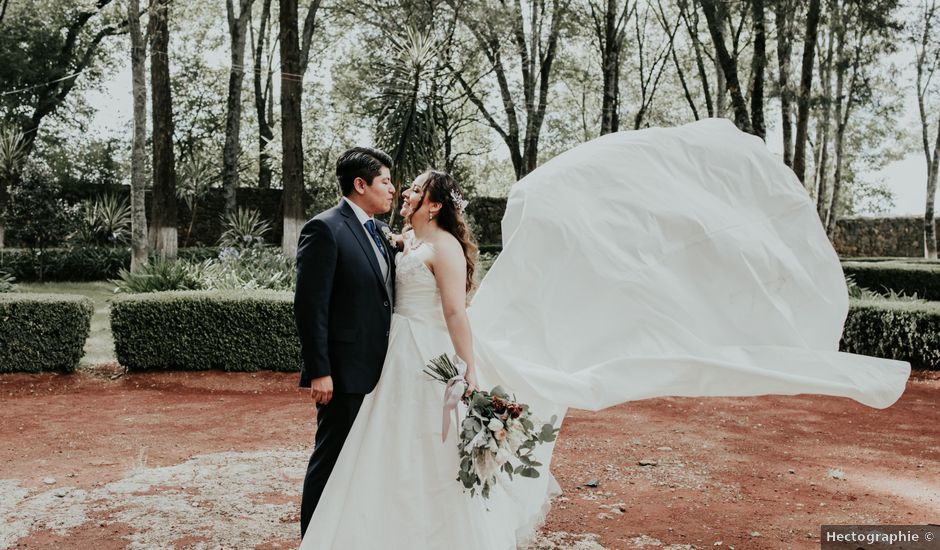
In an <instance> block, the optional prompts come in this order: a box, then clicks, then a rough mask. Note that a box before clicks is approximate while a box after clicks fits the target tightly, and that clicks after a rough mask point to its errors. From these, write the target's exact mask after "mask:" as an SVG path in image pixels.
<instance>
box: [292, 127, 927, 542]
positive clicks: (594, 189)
mask: <svg viewBox="0 0 940 550" xmlns="http://www.w3.org/2000/svg"><path fill="white" fill-rule="evenodd" d="M402 196H403V198H404V204H403V206H402V210H401V213H402V215H403V216H404V217H405V219H406V220H408V221H409V224H410V226H411V230H410V231H408V232H406V233H405V234H404V236H403V241H404V242H403V250H402V251H401V252H400V253H399V254H398V255H397V258H396V282H395V285H396V289H395V296H396V300H395V313H394V316H393V319H392V328H391V332H390V336H389V345H388V355H387V356H386V360H385V364H384V366H383V370H382V375H381V378H380V380H379V383H378V385H377V386H376V388H375V390H374V391H373V392H372V393H371V394H368V395H367V396H366V397H365V399H364V401H363V403H362V408H361V409H360V412H359V415H358V417H357V418H356V421H355V424H354V425H353V427H352V429H351V431H350V433H349V436H348V438H347V440H346V442H345V445H344V446H343V449H342V451H341V453H340V456H339V458H338V460H337V463H336V466H335V468H334V469H333V472H332V474H331V475H330V478H329V481H328V482H327V484H326V487H325V489H324V491H323V494H322V496H321V498H320V502H319V505H318V506H317V508H316V511H315V512H314V514H313V517H312V519H311V522H310V524H309V526H308V528H307V531H306V536H305V537H304V539H303V542H302V545H301V548H304V549H313V548H316V549H334V548H336V549H338V548H344V549H346V548H349V549H354V550H355V549H361V550H366V549H373V548H393V549H395V548H408V549H413V548H418V549H422V548H424V549H428V550H431V549H448V550H459V549H466V550H478V549H486V550H511V549H514V548H517V547H518V546H520V545H524V544H525V543H526V542H527V541H528V540H530V539H531V537H532V535H533V534H534V533H535V531H536V530H537V529H538V527H539V526H540V524H541V522H542V520H543V519H544V515H545V513H546V512H547V510H548V503H549V500H550V498H551V497H552V496H554V495H555V494H558V492H559V489H558V485H557V483H555V481H554V478H552V476H551V474H550V472H549V471H548V470H547V468H545V470H544V471H543V472H542V475H541V476H540V477H538V478H534V479H532V478H520V477H516V478H514V479H513V481H511V482H508V481H507V482H505V483H501V484H499V485H497V487H496V488H495V490H494V491H493V492H492V494H491V496H490V498H489V499H488V500H484V499H481V498H479V497H473V498H471V497H470V496H469V495H468V494H465V493H464V492H463V487H462V485H461V484H460V483H459V482H458V481H457V480H456V473H457V467H458V462H457V456H458V455H457V448H456V433H457V431H458V430H456V429H451V430H450V431H449V435H448V437H447V440H446V441H445V442H444V443H443V444H442V443H441V440H440V438H441V433H442V431H441V401H442V388H441V386H440V385H439V384H438V383H437V382H435V381H433V380H431V379H430V378H429V377H428V376H427V375H426V374H425V373H424V372H423V367H424V364H425V363H426V362H427V361H428V359H430V358H432V357H436V356H437V355H439V354H441V353H448V354H454V353H456V354H457V355H459V356H460V357H461V358H463V359H464V360H465V361H466V362H467V364H468V367H469V368H468V371H467V377H468V382H469V384H471V386H477V385H479V386H480V387H482V388H484V389H489V388H490V387H492V386H494V385H497V384H499V385H502V386H503V387H505V388H508V389H509V390H511V391H512V392H513V393H514V394H515V395H516V397H517V398H518V399H519V401H521V402H525V403H528V404H529V405H530V406H531V408H532V410H533V411H535V412H536V414H538V415H539V416H540V417H541V418H549V417H550V416H551V415H553V414H557V415H559V418H561V417H563V415H564V412H565V410H566V408H567V407H577V408H586V409H592V410H597V409H600V408H604V407H607V406H611V405H614V404H617V403H622V402H625V401H630V400H635V399H645V398H649V397H657V396H669V395H671V396H744V395H762V394H768V393H774V394H784V395H793V394H798V393H816V394H826V395H834V396H844V397H850V398H852V399H855V400H857V401H859V402H861V403H864V404H866V405H869V406H872V407H878V408H883V407H887V406H889V405H891V404H892V403H893V402H894V401H896V400H897V399H898V398H899V397H900V395H901V393H902V392H903V390H904V387H905V383H906V380H907V377H908V375H909V372H910V367H909V365H908V364H907V363H903V362H899V361H891V360H885V359H876V358H871V357H865V356H858V355H851V354H845V353H840V352H838V351H837V350H838V343H839V339H840V336H841V331H842V323H843V322H844V320H845V316H846V312H847V307H848V298H847V293H846V288H845V281H844V278H843V274H842V271H841V267H840V264H839V260H838V257H837V256H836V254H835V252H834V250H833V249H832V246H831V244H830V243H829V241H828V239H827V237H826V235H825V232H824V231H823V230H822V227H821V224H820V223H819V220H818V217H817V216H816V210H815V207H814V206H813V204H812V203H811V201H810V200H809V198H808V196H807V194H806V193H805V191H804V189H803V188H802V186H801V185H800V183H799V181H798V180H797V179H796V177H795V176H794V175H793V173H792V172H791V171H790V170H789V169H788V168H786V167H785V166H783V165H782V164H781V163H780V162H779V161H778V160H777V159H775V158H774V157H773V156H772V155H771V154H770V153H769V152H768V151H767V149H766V147H765V145H764V144H763V142H762V141H760V140H759V139H757V138H755V137H753V136H749V135H746V134H743V133H741V132H739V131H738V130H737V129H735V128H734V127H733V125H731V124H730V122H728V121H724V120H718V119H714V120H706V121H701V122H697V123H693V124H689V125H686V126H683V127H680V128H674V129H650V130H644V131H639V132H629V133H618V134H610V135H607V136H603V137H601V138H599V139H596V140H594V141H592V142H589V143H586V144H583V145H581V146H579V147H576V148H575V149H572V150H571V151H568V152H566V153H564V154H562V155H559V156H558V157H556V158H554V159H552V160H551V161H549V162H547V163H546V164H544V165H543V166H541V167H540V168H538V169H537V170H535V171H534V172H532V173H531V174H530V175H529V176H527V177H526V178H524V179H523V180H521V181H519V182H517V183H516V184H514V186H513V189H512V192H511V193H510V196H509V200H508V203H507V209H506V214H505V216H504V218H503V251H502V253H501V254H500V256H499V258H498V259H497V261H496V262H495V263H494V265H493V266H492V268H491V269H490V271H489V273H488V274H487V276H486V277H485V279H484V281H483V282H482V284H481V286H480V288H479V289H478V291H477V292H476V294H475V296H474V298H473V304H472V307H470V308H469V309H467V308H465V303H466V299H467V292H468V291H469V290H470V289H471V286H472V281H473V274H474V270H475V265H474V263H475V262H474V252H475V246H474V245H473V243H472V242H471V240H470V236H469V235H470V233H469V231H468V229H467V225H466V223H465V221H464V216H463V212H462V205H463V201H462V199H461V194H460V189H459V187H458V185H457V182H456V181H455V180H454V179H453V178H452V177H451V176H449V175H448V174H444V173H441V172H436V171H429V172H427V173H425V174H422V175H421V176H419V177H418V178H417V179H416V180H415V181H414V183H413V185H412V187H411V188H410V189H408V190H406V191H404V192H403V194H402ZM471 327H472V330H471ZM552 450H553V444H551V443H549V444H543V445H540V446H539V447H537V450H536V452H537V457H536V458H537V459H538V460H539V462H542V463H544V464H546V465H547V464H548V463H549V460H550V458H551V453H552Z"/></svg>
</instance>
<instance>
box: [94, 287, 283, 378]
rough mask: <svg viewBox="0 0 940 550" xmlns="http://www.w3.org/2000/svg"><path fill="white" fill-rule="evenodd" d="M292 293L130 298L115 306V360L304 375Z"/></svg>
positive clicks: (140, 365)
mask: <svg viewBox="0 0 940 550" xmlns="http://www.w3.org/2000/svg"><path fill="white" fill-rule="evenodd" d="M293 308H294V296H293V293H291V292H274V291H263V290H254V291H246V290H236V291H172V292H151V293H146V294H129V295H126V296H119V297H117V298H116V299H115V300H114V302H113V304H112V306H111V332H112V334H113V336H114V350H115V352H116V353H117V358H118V362H120V363H121V364H122V365H124V366H125V367H127V368H128V369H130V370H138V371H140V370H162V369H178V370H204V369H224V370H228V371H258V370H278V371H297V370H299V369H300V342H299V341H298V339H297V331H296V329H295V326H294V309H293Z"/></svg>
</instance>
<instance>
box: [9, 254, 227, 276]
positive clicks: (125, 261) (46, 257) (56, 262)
mask: <svg viewBox="0 0 940 550" xmlns="http://www.w3.org/2000/svg"><path fill="white" fill-rule="evenodd" d="M218 253H219V249H218V248H215V247H191V248H181V249H179V252H178V256H179V257H180V258H181V259H185V260H194V261H199V262H201V261H203V260H206V259H208V258H214V257H216V256H217V255H218ZM130 265H131V251H130V249H129V248H124V247H117V246H81V247H75V248H50V249H47V250H44V251H42V252H39V251H38V250H29V249H25V248H7V249H3V250H0V271H6V272H7V273H9V274H10V275H12V276H13V277H14V278H15V279H16V280H17V282H21V283H25V282H31V281H101V280H104V279H114V278H115V277H117V276H118V273H119V272H120V271H121V268H124V269H130Z"/></svg>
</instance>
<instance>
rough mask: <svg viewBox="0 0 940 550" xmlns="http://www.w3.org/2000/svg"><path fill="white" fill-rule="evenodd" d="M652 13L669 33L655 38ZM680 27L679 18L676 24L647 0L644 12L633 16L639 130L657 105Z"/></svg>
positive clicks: (637, 125)
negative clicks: (656, 101) (654, 102)
mask: <svg viewBox="0 0 940 550" xmlns="http://www.w3.org/2000/svg"><path fill="white" fill-rule="evenodd" d="M657 7H659V6H657ZM651 15H652V16H653V17H655V18H656V19H657V20H658V21H659V25H660V26H661V27H662V30H663V31H664V33H665V36H659V37H658V40H656V41H654V40H653V39H652V38H651V35H652V34H653V33H651V32H650V31H651V29H653V28H655V26H656V25H655V23H650V16H651ZM678 30H679V23H678V22H676V23H675V25H673V24H672V23H671V22H670V21H669V19H668V18H666V17H665V16H661V15H660V13H658V12H656V9H655V8H653V6H652V5H651V3H647V5H646V7H645V9H644V10H643V12H642V13H637V14H636V16H635V17H634V18H633V31H634V38H635V40H634V46H635V47H634V48H633V50H634V52H635V53H636V68H637V73H636V76H635V77H634V79H633V81H634V82H636V84H637V86H638V87H639V92H640V97H639V99H640V105H639V106H638V107H637V110H636V113H635V114H634V115H633V129H634V130H639V129H640V128H642V127H643V124H644V123H646V118H647V115H648V114H649V111H650V109H651V108H652V107H653V101H654V100H655V99H656V93H657V92H658V91H659V84H660V82H661V81H662V77H663V74H665V72H666V66H667V65H668V64H669V57H670V55H671V53H672V48H673V45H674V44H675V40H674V39H675V36H676V32H677V31H678Z"/></svg>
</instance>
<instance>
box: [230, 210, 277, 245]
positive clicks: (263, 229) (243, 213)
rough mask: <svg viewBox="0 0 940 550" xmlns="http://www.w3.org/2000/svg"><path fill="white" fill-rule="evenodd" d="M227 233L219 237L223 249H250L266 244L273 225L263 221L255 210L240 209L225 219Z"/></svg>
mask: <svg viewBox="0 0 940 550" xmlns="http://www.w3.org/2000/svg"><path fill="white" fill-rule="evenodd" d="M223 226H224V227H225V231H224V232H223V233H222V236H221V237H219V244H220V245H222V246H223V247H236V248H248V247H252V246H255V245H260V244H264V235H265V234H266V233H268V232H269V231H271V224H270V223H269V222H268V221H267V220H262V219H261V213H259V212H258V211H257V210H255V209H253V208H238V210H236V211H235V212H234V213H229V214H226V215H225V216H224V217H223Z"/></svg>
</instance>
